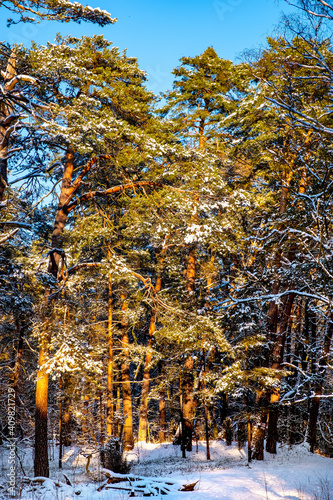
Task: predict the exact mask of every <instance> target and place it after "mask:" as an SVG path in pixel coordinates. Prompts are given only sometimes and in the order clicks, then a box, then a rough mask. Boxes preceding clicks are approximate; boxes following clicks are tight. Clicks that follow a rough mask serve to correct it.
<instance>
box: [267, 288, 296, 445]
mask: <svg viewBox="0 0 333 500" xmlns="http://www.w3.org/2000/svg"><path fill="white" fill-rule="evenodd" d="M294 299H295V294H293V293H290V294H289V295H288V296H287V298H286V300H285V302H284V308H283V314H282V318H281V320H280V322H279V331H278V332H277V339H276V344H275V348H274V352H273V363H272V368H273V369H275V370H280V369H281V363H282V362H283V355H284V348H285V340H286V333H287V329H288V325H289V321H290V316H291V311H292V307H293V304H294ZM279 399H280V389H275V390H274V391H273V392H272V394H271V397H270V404H271V407H270V410H269V415H268V429H267V441H266V451H267V452H268V453H273V454H276V445H277V440H278V419H279V409H278V401H279Z"/></svg>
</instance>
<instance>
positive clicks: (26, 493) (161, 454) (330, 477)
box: [0, 441, 333, 500]
mask: <svg viewBox="0 0 333 500" xmlns="http://www.w3.org/2000/svg"><path fill="white" fill-rule="evenodd" d="M56 451H57V450H52V449H51V450H50V452H51V456H52V455H53V453H54V452H56ZM93 451H94V450H93V448H91V449H89V448H88V447H84V448H83V447H81V448H78V447H75V448H74V447H69V448H66V450H65V455H64V459H63V469H62V470H59V469H58V467H57V465H58V460H57V457H54V459H53V460H52V461H51V462H50V478H51V480H47V481H45V482H44V483H43V485H41V484H38V486H37V488H32V487H31V485H29V484H28V483H27V482H26V483H23V482H22V477H23V476H26V477H29V478H32V477H33V460H32V451H31V447H28V446H22V445H21V446H19V447H18V457H19V458H17V463H16V465H17V477H16V484H17V486H18V488H17V490H16V494H15V497H14V498H17V499H22V500H74V499H79V500H124V499H127V498H128V497H129V490H130V485H129V483H125V482H122V483H118V484H115V485H113V486H114V487H122V486H125V487H126V486H127V487H128V488H129V490H128V491H126V490H116V489H112V490H106V489H103V490H102V491H97V489H98V488H99V486H100V485H101V484H102V482H103V481H104V480H105V476H104V475H103V474H102V470H101V468H100V465H99V463H98V455H97V453H96V454H93V455H92V459H91V462H90V464H89V473H87V472H86V465H87V458H86V456H85V455H87V454H88V453H90V452H93ZM205 451H206V446H205V443H204V442H202V443H201V442H200V443H199V445H198V451H196V446H194V449H193V452H191V453H188V452H187V458H186V459H183V458H182V457H181V451H180V447H179V446H174V445H172V444H166V445H159V444H145V445H140V446H136V447H135V449H134V450H133V451H132V452H130V453H128V456H127V459H128V461H129V462H131V463H132V468H131V472H130V475H135V476H140V478H141V483H142V481H143V482H144V483H146V485H147V487H148V488H149V486H152V485H154V484H155V485H156V484H157V483H156V482H158V481H160V482H161V483H160V484H163V483H164V484H165V483H173V484H172V485H169V486H168V488H169V489H170V494H169V495H167V496H161V497H160V498H169V499H170V500H176V499H181V500H206V499H207V500H211V499H224V500H259V499H260V500H284V499H286V500H332V499H333V459H330V458H326V457H322V456H320V455H317V454H311V453H310V452H309V451H308V447H307V445H306V444H302V445H297V446H293V447H292V448H290V447H288V446H287V445H285V446H280V447H279V448H278V452H277V455H270V454H268V453H266V454H265V460H264V461H262V462H257V461H254V462H251V463H250V464H248V463H247V452H246V449H244V450H240V451H239V450H238V448H237V445H236V444H233V445H232V446H226V445H225V443H224V442H223V441H214V442H212V443H211V460H210V461H209V462H208V461H207V460H206V453H205ZM8 456H9V451H8V448H7V447H6V445H4V446H1V447H0V457H1V458H0V468H1V480H0V498H1V500H2V499H5V498H7V493H6V489H7V487H8V483H7V482H8V477H7V475H8V471H9V465H8ZM23 471H24V473H23ZM63 474H66V475H67V477H68V479H69V480H70V482H71V483H72V486H70V485H67V484H66V482H65V478H64V475H63ZM57 481H58V485H56V484H55V482H57ZM196 481H198V482H197V484H196V486H195V490H194V491H192V492H180V491H179V488H181V487H182V486H183V485H185V484H186V485H188V484H191V483H195V482H196ZM136 495H137V496H140V495H141V496H142V495H143V494H142V493H141V494H140V493H137V494H136ZM155 498H156V496H155Z"/></svg>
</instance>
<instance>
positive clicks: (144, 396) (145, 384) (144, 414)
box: [138, 310, 156, 442]
mask: <svg viewBox="0 0 333 500" xmlns="http://www.w3.org/2000/svg"><path fill="white" fill-rule="evenodd" d="M155 329H156V311H155V310H154V311H153V312H152V315H151V318H150V325H149V332H148V343H147V353H146V359H145V366H144V371H143V380H142V389H141V403H140V419H139V436H138V440H139V441H141V442H143V441H144V442H146V441H147V426H148V396H149V379H150V363H151V360H152V353H151V350H152V343H153V335H154V333H155Z"/></svg>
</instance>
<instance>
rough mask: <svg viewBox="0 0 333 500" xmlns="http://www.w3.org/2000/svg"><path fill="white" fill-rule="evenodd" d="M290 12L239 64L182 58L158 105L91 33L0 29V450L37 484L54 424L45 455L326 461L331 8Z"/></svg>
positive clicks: (56, 7)
mask: <svg viewBox="0 0 333 500" xmlns="http://www.w3.org/2000/svg"><path fill="white" fill-rule="evenodd" d="M297 7H298V8H297V15H295V16H294V17H292V18H286V19H285V20H284V24H283V27H281V30H280V34H279V35H276V36H275V37H270V38H268V39H267V44H266V46H265V47H263V48H260V49H258V50H253V51H250V52H247V53H245V54H243V57H242V59H241V62H238V63H233V62H231V61H229V60H225V59H223V58H222V57H220V55H218V54H217V53H216V51H215V50H214V48H213V47H208V48H207V49H206V50H205V51H204V52H203V53H202V54H199V55H197V56H194V57H192V56H191V57H190V56H189V57H183V58H182V59H181V60H180V62H179V66H178V67H177V68H175V69H174V71H173V75H174V84H173V88H172V90H170V91H168V92H166V93H165V94H163V95H161V96H156V95H154V94H153V93H152V92H150V91H149V90H148V89H147V85H146V82H147V75H146V73H145V72H144V71H142V70H141V69H140V68H139V67H138V64H137V60H136V59H135V58H133V57H128V56H127V54H126V52H121V51H120V50H119V49H118V48H117V47H115V46H114V45H113V44H112V43H111V42H110V41H108V40H106V39H105V38H104V37H103V36H101V35H95V36H92V37H86V36H85V37H82V38H76V37H70V36H67V37H62V36H61V35H58V36H57V38H56V40H55V41H54V42H48V43H47V44H46V45H42V46H39V45H37V44H32V46H31V47H23V46H22V45H12V46H11V45H10V44H8V43H6V41H5V40H2V41H1V46H0V67H1V77H0V79H1V87H0V88H1V94H0V209H1V217H0V231H1V234H0V283H1V297H0V312H1V323H0V368H1V372H0V373H1V379H0V405H1V422H0V430H1V437H0V441H1V443H0V444H2V443H5V442H6V440H8V438H9V437H10V436H11V437H13V436H15V437H16V438H17V439H18V440H24V439H29V440H30V441H29V442H31V443H33V442H34V443H35V444H34V446H35V453H34V457H35V462H34V470H35V476H46V477H48V476H49V458H48V442H49V440H50V439H51V438H53V436H56V439H57V444H58V450H59V467H61V464H62V462H61V461H62V455H63V451H64V449H65V447H66V446H69V445H71V444H84V443H90V445H91V446H93V447H95V449H96V450H97V451H98V452H99V453H100V455H101V460H102V462H103V460H106V455H107V451H108V449H110V447H111V449H113V450H115V449H118V448H119V446H120V448H121V450H130V449H131V448H132V447H133V446H134V443H135V442H137V441H139V442H146V441H154V442H160V443H164V442H170V441H171V442H172V441H174V443H175V444H176V445H178V446H180V447H181V450H182V454H183V457H184V458H186V456H187V452H189V451H191V449H192V441H195V440H202V441H205V443H206V453H207V459H209V457H210V448H209V444H210V441H211V440H214V439H218V438H222V439H224V440H225V441H226V442H227V444H228V443H230V442H231V441H232V440H238V443H239V446H240V447H243V446H245V444H246V443H248V456H249V460H251V459H252V460H263V459H264V454H265V451H267V452H269V453H271V454H274V453H276V449H277V443H278V442H280V443H281V442H282V443H288V444H289V445H293V444H298V443H302V442H304V441H305V442H307V443H309V446H310V450H311V451H312V452H315V451H319V452H320V453H322V454H325V455H327V456H330V457H332V456H333V411H332V410H333V399H332V397H333V396H332V389H333V378H332V333H333V281H332V278H333V247H332V243H333V226H332V217H333V167H332V165H333V149H332V137H333V115H332V103H333V50H332V44H331V33H332V26H333V6H331V4H330V2H324V1H323V0H300V1H298V4H297ZM0 10H1V13H2V14H4V15H6V14H7V13H9V14H10V15H11V16H13V19H11V20H10V21H9V22H10V23H16V22H36V21H37V20H38V19H39V18H45V19H49V20H54V19H55V20H58V21H65V22H66V21H69V20H71V21H76V22H80V21H87V22H92V23H96V24H98V25H101V26H104V25H107V24H112V23H113V22H115V19H113V18H112V17H111V16H110V15H109V14H108V13H107V12H105V11H102V10H99V9H92V8H90V7H82V6H81V5H80V4H78V3H71V2H69V1H62V0H53V1H49V0H44V1H36V0H25V1H23V2H21V4H19V3H18V2H16V1H14V0H11V1H10V0H4V1H0ZM9 395H11V403H10V406H8V401H9ZM8 408H11V410H12V413H13V414H15V419H10V418H9V416H8V415H9V413H10V414H12V413H11V412H8ZM117 446H118V448H117ZM112 447H113V448H112ZM264 448H265V450H264Z"/></svg>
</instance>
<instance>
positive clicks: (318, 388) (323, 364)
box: [307, 314, 333, 453]
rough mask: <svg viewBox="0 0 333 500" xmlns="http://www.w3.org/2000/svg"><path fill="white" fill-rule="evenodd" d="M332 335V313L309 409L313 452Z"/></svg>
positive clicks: (309, 427) (309, 432)
mask: <svg viewBox="0 0 333 500" xmlns="http://www.w3.org/2000/svg"><path fill="white" fill-rule="evenodd" d="M332 336H333V314H331V316H330V318H329V321H328V325H327V327H326V333H325V337H324V342H323V347H322V352H321V356H320V359H319V363H318V364H319V370H318V373H317V376H316V378H317V383H316V384H315V387H314V397H313V398H312V399H311V404H310V410H309V422H308V431H307V441H308V443H309V444H310V451H311V452H312V453H314V451H315V448H316V444H317V421H318V415H319V407H320V396H321V395H322V392H323V384H324V381H325V374H326V369H327V357H328V355H329V352H330V347H331V342H332Z"/></svg>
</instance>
